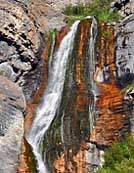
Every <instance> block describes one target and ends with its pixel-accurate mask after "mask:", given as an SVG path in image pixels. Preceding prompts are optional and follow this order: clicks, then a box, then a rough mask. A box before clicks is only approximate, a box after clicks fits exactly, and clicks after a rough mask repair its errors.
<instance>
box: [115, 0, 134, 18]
mask: <svg viewBox="0 0 134 173" xmlns="http://www.w3.org/2000/svg"><path fill="white" fill-rule="evenodd" d="M112 6H113V7H114V8H116V9H118V10H120V13H121V15H122V16H128V15H130V14H133V13H134V0H115V1H114V3H113V5H112Z"/></svg>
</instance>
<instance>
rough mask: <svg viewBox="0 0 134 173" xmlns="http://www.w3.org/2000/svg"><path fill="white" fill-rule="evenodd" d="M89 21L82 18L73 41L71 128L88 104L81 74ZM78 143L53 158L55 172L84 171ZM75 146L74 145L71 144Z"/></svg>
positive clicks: (82, 172)
mask: <svg viewBox="0 0 134 173" xmlns="http://www.w3.org/2000/svg"><path fill="white" fill-rule="evenodd" d="M90 26H91V21H89V20H84V21H83V22H82V23H81V24H80V25H79V26H78V31H77V33H76V34H77V38H76V42H75V46H74V47H75V50H74V52H75V53H74V54H73V55H74V56H75V57H74V58H75V61H76V63H75V67H74V68H75V71H74V75H75V79H74V80H75V82H76V88H75V90H74V92H75V94H76V96H75V101H74V102H73V103H71V112H73V113H72V116H71V121H72V122H73V128H74V130H76V129H77V128H78V123H77V122H78V115H77V113H76V112H79V114H80V115H84V114H86V113H87V105H88V104H89V96H88V94H87V92H86V91H87V88H86V85H85V80H83V79H84V78H85V76H84V74H83V68H84V65H83V64H84V60H85V47H86V43H87V41H86V40H87V39H88V38H89V31H90ZM76 145H77V146H79V145H80V148H79V149H78V151H77V153H75V154H74V153H73V149H72V148H70V149H68V150H69V151H66V152H65V153H61V156H60V157H59V158H57V159H56V160H54V163H53V164H54V168H55V172H56V173H86V154H85V153H86V150H85V149H83V145H82V142H81V143H79V144H77V143H76ZM72 147H75V146H72Z"/></svg>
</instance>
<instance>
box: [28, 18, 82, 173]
mask: <svg viewBox="0 0 134 173" xmlns="http://www.w3.org/2000/svg"><path fill="white" fill-rule="evenodd" d="M78 23H79V21H77V22H75V23H74V25H73V26H72V28H71V30H70V32H69V33H68V34H67V35H66V36H65V37H64V38H63V40H62V42H61V44H60V47H59V49H58V50H57V52H55V53H53V55H52V54H51V57H50V63H49V76H48V83H47V86H46V89H45V92H44V95H43V98H42V101H41V103H40V105H39V106H38V108H37V111H36V117H35V120H34V122H33V124H32V127H31V130H30V133H29V135H28V136H27V140H28V142H29V144H30V145H31V146H32V148H33V152H34V155H35V157H36V160H37V163H38V172H39V173H47V172H48V170H47V166H46V164H45V162H46V160H45V158H44V157H43V155H44V154H43V138H44V135H45V133H46V131H47V130H48V128H49V127H50V126H51V123H52V121H53V120H54V118H55V116H56V113H57V111H58V108H59V105H60V102H61V97H62V91H63V85H64V82H65V73H66V66H67V65H66V64H67V61H68V57H69V55H70V53H71V51H72V49H73V42H74V37H75V33H76V31H77V26H78Z"/></svg>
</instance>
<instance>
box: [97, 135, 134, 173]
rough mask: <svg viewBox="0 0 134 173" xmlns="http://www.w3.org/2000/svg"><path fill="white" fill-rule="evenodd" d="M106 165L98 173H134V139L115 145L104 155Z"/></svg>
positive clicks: (128, 138)
mask: <svg viewBox="0 0 134 173" xmlns="http://www.w3.org/2000/svg"><path fill="white" fill-rule="evenodd" d="M104 159H105V163H104V165H103V167H102V169H100V170H98V173H134V137H132V136H130V137H126V139H125V141H124V142H120V143H114V144H113V145H112V147H111V148H109V149H107V150H106V152H105V155H104Z"/></svg>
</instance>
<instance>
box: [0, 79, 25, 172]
mask: <svg viewBox="0 0 134 173" xmlns="http://www.w3.org/2000/svg"><path fill="white" fill-rule="evenodd" d="M25 109H26V103H25V98H24V95H23V93H22V90H21V89H20V88H19V87H18V86H17V85H16V84H14V83H13V82H11V81H10V80H8V79H7V78H5V77H0V172H1V173H9V172H10V173H15V172H17V170H16V166H17V163H18V155H19V154H20V152H21V142H22V139H23V133H24V116H23V114H24V111H25Z"/></svg>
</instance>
